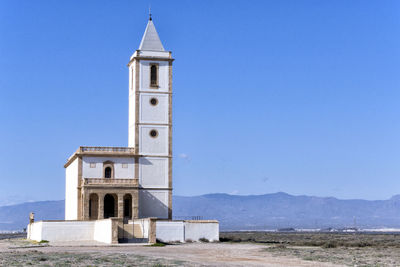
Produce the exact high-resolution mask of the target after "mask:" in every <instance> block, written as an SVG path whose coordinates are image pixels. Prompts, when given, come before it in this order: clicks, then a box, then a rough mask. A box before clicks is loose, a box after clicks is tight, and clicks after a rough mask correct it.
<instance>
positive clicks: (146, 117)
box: [128, 20, 173, 219]
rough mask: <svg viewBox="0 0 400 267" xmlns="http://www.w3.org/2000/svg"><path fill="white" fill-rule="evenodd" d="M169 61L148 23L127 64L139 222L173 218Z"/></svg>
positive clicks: (155, 32) (170, 61)
mask: <svg viewBox="0 0 400 267" xmlns="http://www.w3.org/2000/svg"><path fill="white" fill-rule="evenodd" d="M172 61H173V59H172V57H171V52H168V51H165V50H164V47H163V45H162V44H161V41H160V38H159V37H158V34H157V31H156V29H155V27H154V24H153V22H152V21H151V20H149V22H148V24H147V27H146V31H145V34H144V36H143V39H142V42H141V44H140V47H139V50H137V51H135V53H134V54H133V55H132V57H131V60H130V62H129V64H128V67H129V142H128V144H129V147H134V148H135V151H137V152H138V154H139V155H140V157H139V158H138V160H137V161H136V164H138V171H137V173H136V176H137V177H138V179H139V185H140V188H139V217H140V218H144V217H157V218H164V219H167V218H170V219H171V218H172V173H171V169H172V136H171V133H172V131H171V129H172V120H171V118H172V114H171V113H172V106H171V105H172ZM152 133H153V134H152Z"/></svg>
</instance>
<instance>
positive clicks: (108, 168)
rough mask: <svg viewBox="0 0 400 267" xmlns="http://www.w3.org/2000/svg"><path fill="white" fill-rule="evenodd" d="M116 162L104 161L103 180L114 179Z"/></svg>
mask: <svg viewBox="0 0 400 267" xmlns="http://www.w3.org/2000/svg"><path fill="white" fill-rule="evenodd" d="M114 170H115V169H114V162H112V161H109V160H107V161H104V162H103V178H107V179H114V176H115V175H114Z"/></svg>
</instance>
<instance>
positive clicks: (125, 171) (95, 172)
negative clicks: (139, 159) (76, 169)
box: [82, 157, 135, 179]
mask: <svg viewBox="0 0 400 267" xmlns="http://www.w3.org/2000/svg"><path fill="white" fill-rule="evenodd" d="M105 161H112V162H114V172H115V173H114V178H115V179H133V178H134V176H135V159H134V158H128V157H126V158H124V157H82V177H83V178H103V177H104V174H103V162H105ZM90 163H96V167H95V168H90ZM122 164H127V168H122Z"/></svg>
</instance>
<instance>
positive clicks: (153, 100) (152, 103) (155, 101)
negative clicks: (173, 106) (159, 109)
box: [150, 97, 158, 106]
mask: <svg viewBox="0 0 400 267" xmlns="http://www.w3.org/2000/svg"><path fill="white" fill-rule="evenodd" d="M150 104H151V105H153V106H155V105H157V104H158V100H157V98H154V97H153V98H152V99H150Z"/></svg>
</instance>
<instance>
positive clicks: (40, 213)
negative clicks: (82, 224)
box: [0, 193, 400, 230]
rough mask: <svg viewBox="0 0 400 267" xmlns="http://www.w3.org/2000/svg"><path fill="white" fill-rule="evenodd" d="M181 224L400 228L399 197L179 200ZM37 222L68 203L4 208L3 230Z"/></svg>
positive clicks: (0, 212)
mask: <svg viewBox="0 0 400 267" xmlns="http://www.w3.org/2000/svg"><path fill="white" fill-rule="evenodd" d="M173 205H174V207H173V214H174V217H176V218H177V219H183V218H185V219H186V218H187V219H189V218H190V217H191V216H201V217H202V218H203V219H217V220H219V221H220V226H221V230H262V229H276V228H288V227H293V228H327V227H335V228H340V227H350V226H351V227H352V226H357V227H363V228H367V227H371V228H381V227H398V228H400V195H397V196H394V197H392V198H390V199H388V200H375V201H370V200H340V199H336V198H332V197H312V196H292V195H289V194H286V193H275V194H266V195H255V196H237V195H228V194H208V195H202V196H194V197H182V196H175V197H174V199H173ZM31 211H33V212H35V218H36V220H50V219H51V220H62V219H63V218H64V201H63V200H60V201H41V202H29V203H23V204H19V205H13V206H3V207H0V230H17V229H23V228H24V227H26V224H27V223H28V215H29V212H31Z"/></svg>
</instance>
